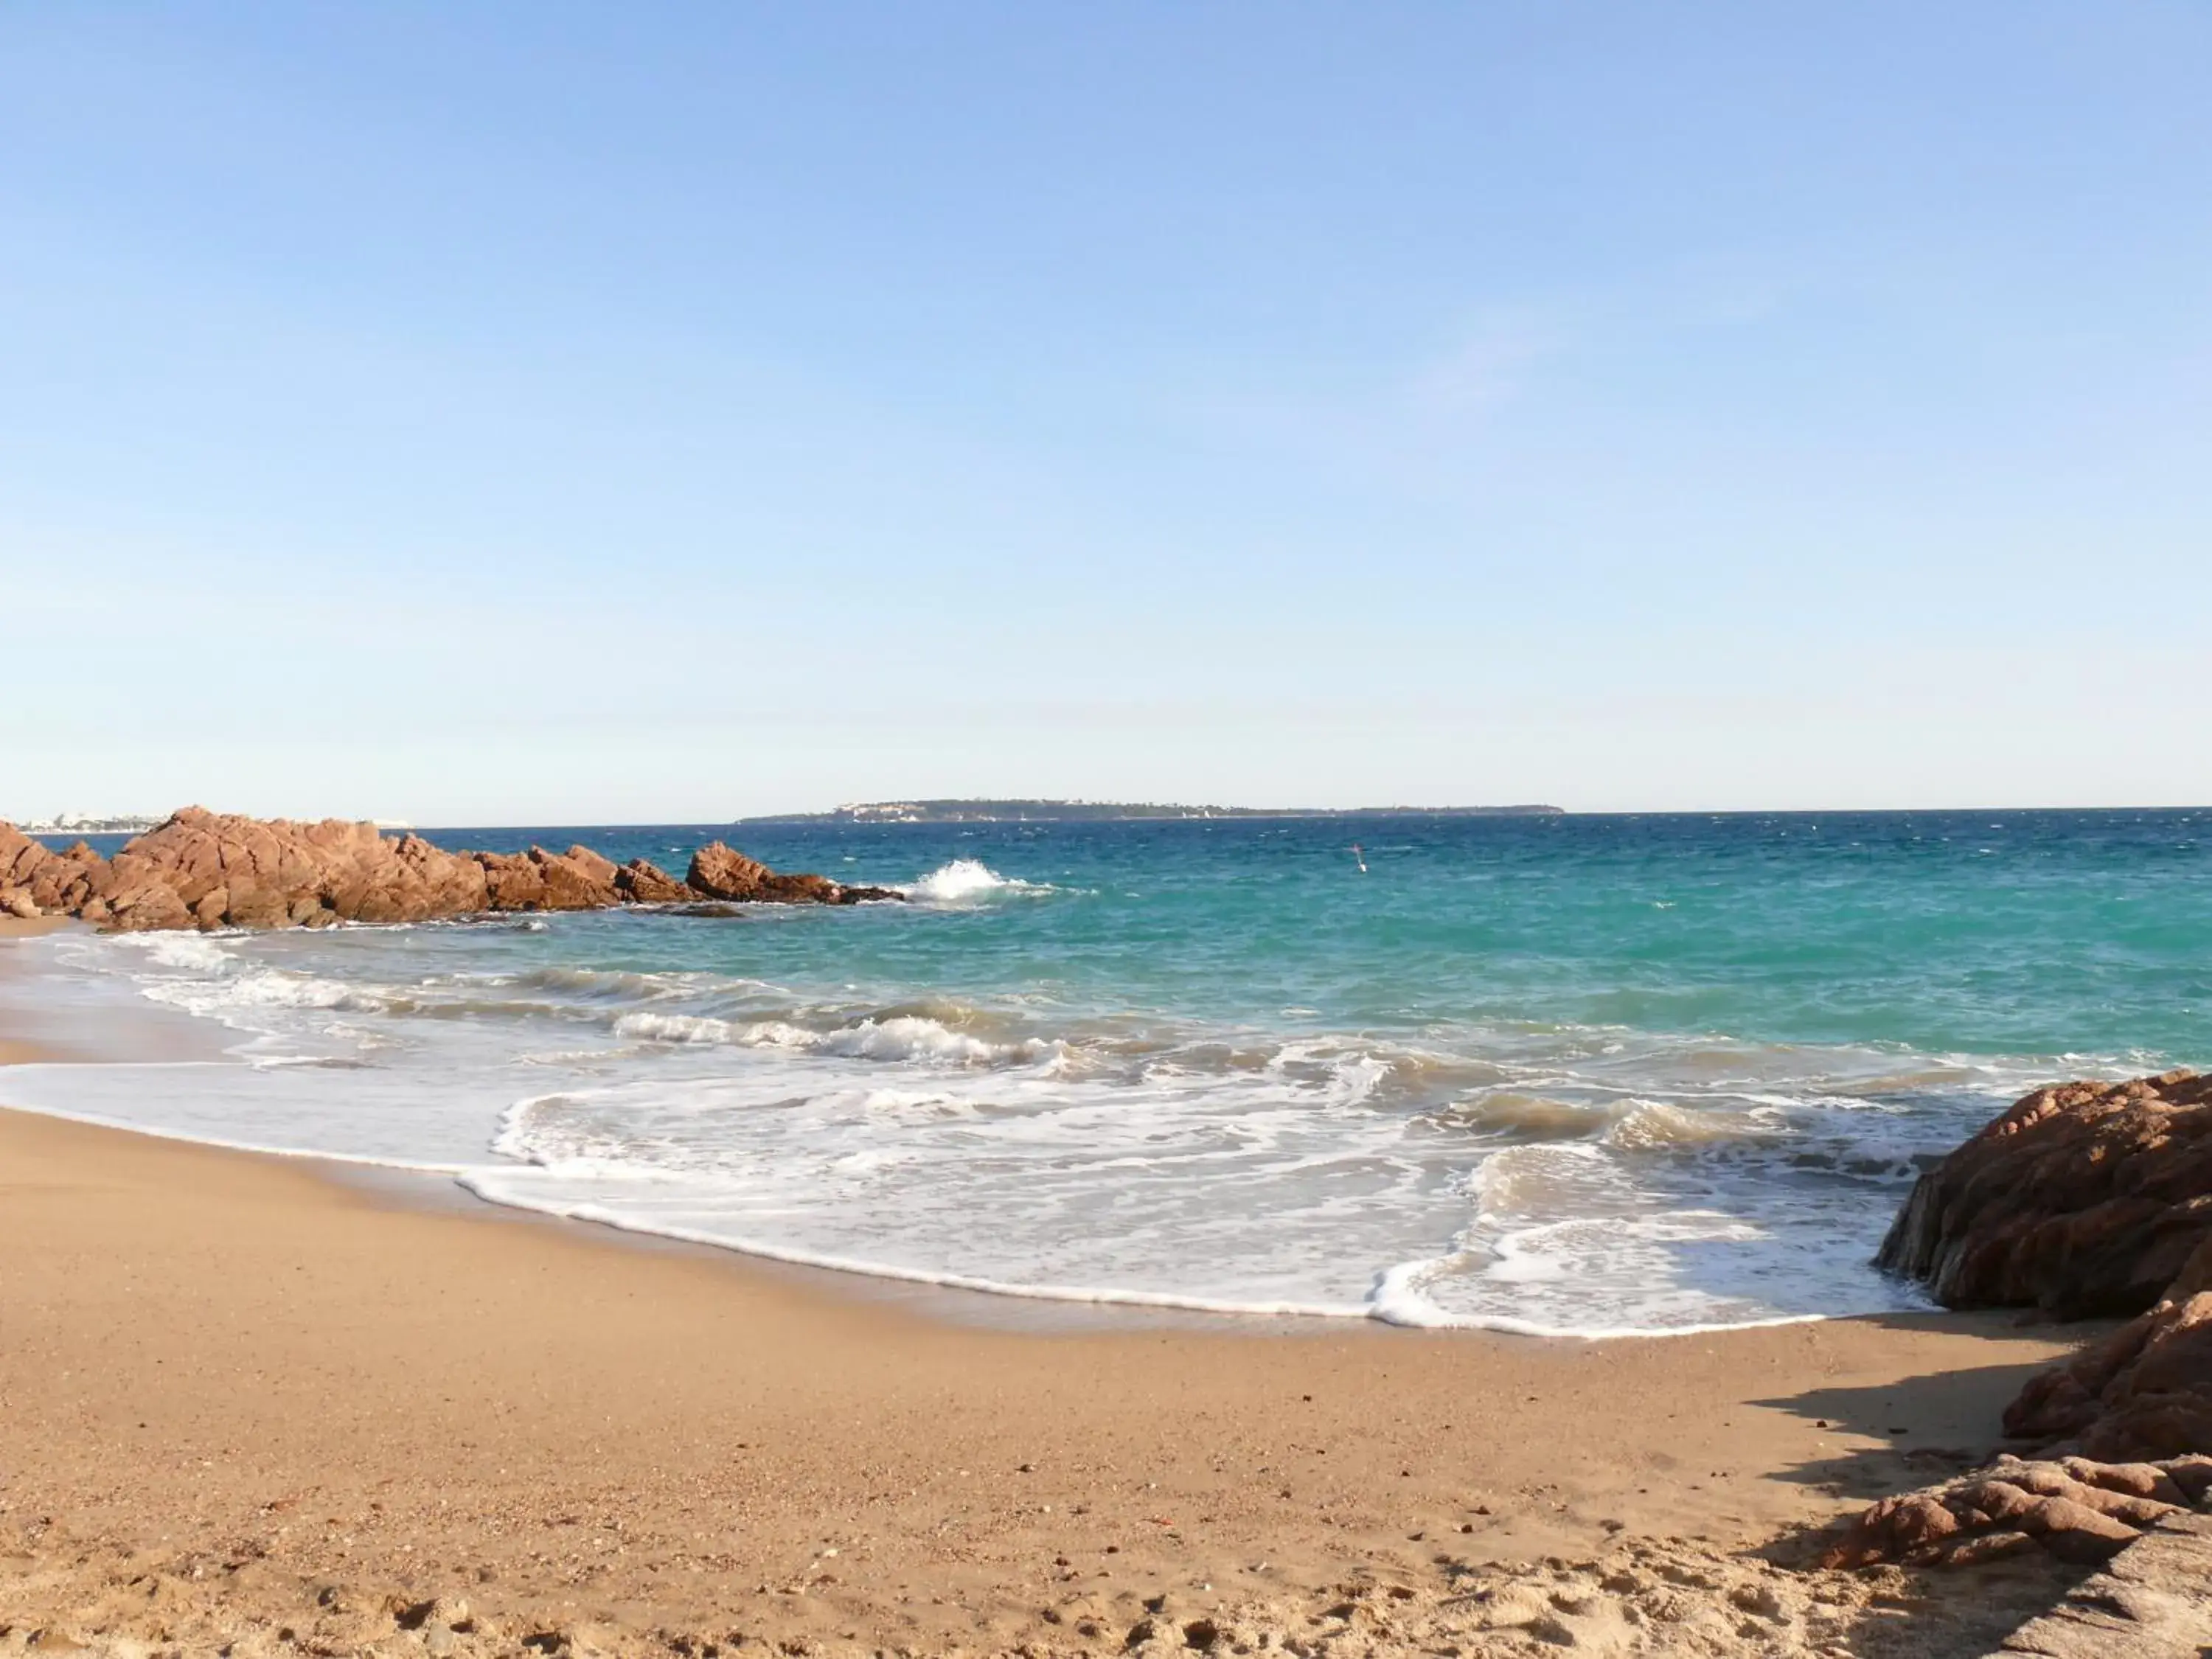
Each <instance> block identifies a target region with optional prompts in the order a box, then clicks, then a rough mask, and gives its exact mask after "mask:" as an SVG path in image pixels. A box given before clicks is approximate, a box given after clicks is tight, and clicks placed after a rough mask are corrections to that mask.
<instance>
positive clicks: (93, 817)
mask: <svg viewBox="0 0 2212 1659" xmlns="http://www.w3.org/2000/svg"><path fill="white" fill-rule="evenodd" d="M158 823H161V814H159V813H149V812H120V813H112V814H108V815H106V816H103V815H101V814H99V813H96V812H57V813H56V814H55V815H54V816H53V817H50V818H48V819H46V821H45V822H43V823H19V824H17V825H16V826H15V827H16V828H17V829H20V830H21V831H22V832H23V833H24V834H25V835H27V836H143V835H144V834H145V833H146V832H147V831H148V830H149V829H152V828H154V826H155V825H156V824H158Z"/></svg>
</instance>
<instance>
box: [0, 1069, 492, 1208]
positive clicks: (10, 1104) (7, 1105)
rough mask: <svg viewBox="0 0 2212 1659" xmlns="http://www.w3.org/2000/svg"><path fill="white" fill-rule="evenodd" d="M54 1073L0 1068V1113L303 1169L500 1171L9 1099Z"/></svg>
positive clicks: (453, 1175)
mask: <svg viewBox="0 0 2212 1659" xmlns="http://www.w3.org/2000/svg"><path fill="white" fill-rule="evenodd" d="M93 1063H94V1064H96V1065H99V1066H101V1068H102V1069H115V1070H125V1071H129V1070H144V1071H164V1072H166V1071H173V1070H175V1069H176V1068H177V1067H179V1066H194V1065H197V1066H209V1067H210V1068H214V1069H218V1070H220V1069H224V1068H227V1067H228V1066H231V1065H232V1064H233V1062H230V1061H228V1060H197V1061H195V1060H153V1061H148V1062H146V1063H144V1064H143V1066H139V1065H134V1064H132V1063H131V1062H128V1061H95V1062H93ZM50 1069H53V1068H52V1066H50V1064H49V1063H48V1062H46V1061H43V1060H41V1061H33V1062H31V1063H29V1064H26V1065H21V1066H6V1067H0V1111H8V1112H21V1113H22V1114H23V1115H25V1116H26V1117H50V1118H53V1119H56V1120H57V1121H60V1122H63V1123H82V1124H84V1125H86V1126H87V1127H89V1128H94V1129H115V1130H119V1131H120V1132H121V1133H125V1134H132V1135H144V1136H146V1137H147V1138H148V1139H151V1140H173V1141H177V1142H179V1143H181V1144H182V1145H185V1146H211V1147H214V1148H215V1149H216V1151H218V1152H247V1153H251V1154H252V1156H254V1157H256V1158H291V1159H295V1160H296V1161H298V1162H301V1163H303V1164H348V1165H350V1166H352V1167H354V1168H356V1169H362V1170H392V1171H393V1172H394V1173H395V1174H400V1175H419V1176H441V1177H445V1178H449V1179H459V1178H460V1177H462V1176H467V1175H469V1174H471V1173H473V1172H476V1171H478V1170H486V1169H489V1168H493V1167H495V1166H492V1165H485V1164H426V1163H422V1162H420V1161H417V1160H415V1159H410V1158H378V1157H373V1156H371V1155H370V1154H368V1153H366V1152H327V1151H324V1150H322V1149H319V1148H317V1147H313V1146H274V1145H271V1144H270V1143H269V1142H266V1141H257V1140H234V1139H229V1138H228V1137H227V1136H223V1135H211V1134H204V1133H197V1132H195V1131H192V1130H188V1129H175V1128H170V1127H167V1126H166V1125H161V1124H153V1123H145V1122H141V1121H137V1120H134V1119H129V1118H119V1117H108V1116H105V1115H101V1114H100V1113H98V1112H74V1111H70V1110H68V1109H65V1108H63V1107H58V1106H39V1105H26V1104H24V1103H22V1102H21V1101H17V1100H11V1099H9V1098H7V1090H8V1080H9V1078H10V1077H13V1076H15V1075H17V1074H19V1073H30V1072H41V1071H46V1070H50Z"/></svg>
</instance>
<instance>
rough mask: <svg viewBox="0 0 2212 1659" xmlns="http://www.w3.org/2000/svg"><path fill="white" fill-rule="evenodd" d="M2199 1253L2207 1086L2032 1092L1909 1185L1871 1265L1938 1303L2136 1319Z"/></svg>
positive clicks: (2207, 1143)
mask: <svg viewBox="0 0 2212 1659" xmlns="http://www.w3.org/2000/svg"><path fill="white" fill-rule="evenodd" d="M2208 1243H2212V1076H2202V1075H2198V1074H2197V1073H2190V1072H2169V1073H2166V1074H2165V1075H2163V1076H2160V1077H2151V1078H2141V1079H2136V1081H2134V1082H2131V1083H2112V1084H2106V1083H2068V1084H2061V1085H2057V1086H2056V1087H2054V1088H2049V1089H2039V1090H2037V1091H2035V1092H2034V1093H2033V1094H2032V1095H2029V1096H2027V1097H2026V1098H2025V1099H2023V1100H2021V1102H2020V1103H2018V1104H2016V1105H2015V1106H2014V1107H2013V1108H2012V1109H2011V1110H2009V1111H2008V1112H2007V1113H2005V1114H2004V1115H2003V1116H2002V1117H2000V1118H1998V1119H1997V1120H1996V1121H1995V1122H1994V1123H1991V1124H1990V1126H1989V1127H1987V1128H1985V1129H1984V1130H1983V1131H1982V1132H1981V1133H1978V1134H1977V1135H1976V1136H1975V1137H1974V1138H1973V1139H1971V1140H1969V1141H1968V1142H1966V1145H1965V1146H1961V1147H1960V1148H1959V1149H1958V1150H1957V1151H1956V1152H1953V1153H1952V1154H1951V1155H1950V1156H1949V1157H1948V1158H1945V1159H1944V1160H1943V1162H1942V1164H1939V1165H1938V1166H1936V1168H1935V1169H1934V1170H1929V1172H1928V1173H1927V1174H1925V1175H1923V1176H1921V1177H1920V1180H1919V1182H1918V1183H1917V1185H1916V1186H1915V1187H1914V1188H1913V1190H1912V1195H1911V1198H1910V1199H1909V1200H1907V1201H1906V1203H1905V1208H1904V1210H1903V1211H1902V1212H1900V1213H1899V1216H1898V1218H1897V1221H1896V1223H1895V1225H1893V1226H1892V1227H1891V1229H1890V1231H1889V1237H1887V1239H1885V1240H1884V1241H1883V1243H1882V1247H1881V1255H1880V1256H1879V1257H1878V1258H1877V1260H1878V1261H1879V1262H1880V1264H1881V1266H1882V1267H1886V1268H1887V1269H1889V1270H1890V1271H1892V1272H1894V1273H1904V1274H1906V1275H1908V1276H1910V1277H1911V1278H1914V1279H1920V1280H1923V1282H1925V1283H1926V1284H1927V1285H1928V1286H1929V1289H1930V1290H1931V1291H1933V1292H1934V1294H1935V1296H1936V1300H1938V1301H1939V1302H1942V1304H1945V1305H1946V1306H1947V1307H1953V1308H1973V1307H2010V1306H2033V1307H2038V1308H2041V1309H2043V1310H2045V1311H2046V1312H2049V1313H2051V1314H2054V1315H2056V1316H2058V1317H2059V1318H2062V1319H2080V1318H2089V1317H2094V1316H2124V1315H2130V1314H2136V1313H2141V1312H2142V1311H2143V1310H2145V1309H2148V1308H2149V1307H2151V1306H2152V1305H2153V1304H2155V1303H2156V1302H2157V1301H2158V1300H2159V1299H2160V1297H2161V1296H2162V1295H2164V1294H2165V1292H2166V1290H2167V1288H2168V1286H2169V1285H2172V1283H2173V1281H2174V1279H2175V1278H2176V1277H2177V1276H2178V1275H2179V1273H2180V1272H2181V1271H2182V1269H2183V1267H2185V1265H2187V1264H2188V1262H2189V1261H2190V1259H2191V1256H2192V1255H2195V1254H2196V1253H2197V1251H2198V1250H2199V1249H2203V1248H2205V1247H2206V1246H2207V1244H2208Z"/></svg>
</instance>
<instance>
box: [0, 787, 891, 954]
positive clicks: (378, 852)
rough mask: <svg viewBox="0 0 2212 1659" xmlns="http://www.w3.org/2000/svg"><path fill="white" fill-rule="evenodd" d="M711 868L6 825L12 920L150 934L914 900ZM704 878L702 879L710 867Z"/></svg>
mask: <svg viewBox="0 0 2212 1659" xmlns="http://www.w3.org/2000/svg"><path fill="white" fill-rule="evenodd" d="M708 854H712V855H713V856H712V857H708ZM701 856H702V858H704V859H706V863H705V865H704V866H703V869H704V872H705V873H706V874H707V875H708V878H710V879H711V880H712V882H713V885H699V884H685V883H683V882H679V881H678V880H677V879H676V878H674V877H672V876H671V875H669V874H667V873H666V872H665V871H662V870H659V869H658V868H656V867H655V866H653V865H652V864H649V863H647V861H646V860H642V859H639V860H634V861H632V862H631V863H630V864H629V865H626V866H619V867H617V866H616V865H615V864H614V862H613V861H612V860H609V859H606V858H605V857H602V856H601V855H600V854H598V853H595V852H593V851H592V849H591V848H588V847H571V848H568V851H567V852H565V853H554V852H549V851H547V850H546V849H545V848H542V847H533V848H531V849H530V850H529V851H527V852H526V853H471V852H459V853H450V852H447V851H446V850H445V849H444V848H440V847H435V846H433V845H432V844H431V843H430V842H427V841H424V840H423V839H422V837H421V836H414V835H405V836H396V837H395V836H385V835H382V834H380V833H379V832H378V830H377V829H376V828H375V826H374V825H373V824H368V823H346V822H344V821H342V820H339V819H336V818H326V819H325V820H324V821H322V822H321V823H295V822H294V821H292V820H290V819H288V818H268V819H262V818H250V817H239V816H236V815H233V814H221V813H215V812H210V811H207V810H206V809H205V808H204V807H197V806H192V807H186V808H185V810H184V811H180V812H178V813H176V814H175V815H173V817H170V818H168V819H167V821H166V822H164V823H161V824H160V825H159V826H158V827H156V828H155V829H149V830H148V831H147V832H146V833H145V834H144V835H143V836H138V837H137V838H136V839H135V840H133V841H131V842H129V843H128V844H127V845H126V846H125V847H124V848H123V850H122V851H120V852H118V854H116V855H115V856H114V857H113V858H112V859H105V858H102V857H101V856H100V854H98V853H95V852H94V851H93V849H92V848H90V847H89V846H88V845H86V844H85V843H84V842H78V843H77V844H76V845H75V846H73V847H71V848H69V850H68V851H66V852H61V853H57V852H54V851H53V850H52V849H51V848H47V847H46V846H45V845H44V844H42V843H40V842H35V841H33V840H32V839H31V838H30V837H29V836H25V835H22V834H21V833H20V832H19V831H17V830H16V829H15V827H14V826H13V825H11V824H6V823H0V912H4V913H6V914H9V915H20V916H35V915H73V916H78V917H82V919H83V920H85V921H89V922H92V923H94V924H95V925H97V926H99V927H105V928H108V929H111V930H113V931H118V932H131V933H137V932H145V931H149V930H154V929H161V928H180V927H197V928H202V929H208V928H216V927H327V926H329V925H330V924H331V923H333V922H340V921H361V922H400V921H434V920H439V919H443V918H447V917H458V916H471V915H482V914H485V913H488V912H499V911H518V910H598V909H607V908H612V907H614V906H617V905H623V904H670V903H679V902H687V901H695V900H697V899H701V898H713V899H720V900H724V901H727V902H743V903H760V902H768V903H782V904H853V903H857V902H860V901H861V900H863V899H896V898H899V897H901V896H902V895H901V894H898V893H896V892H894V891H892V890H889V889H887V888H880V887H845V886H842V885H840V884H838V883H836V882H834V881H831V880H830V879H829V878H828V877H826V876H811V875H780V874H778V873H777V872H775V871H773V870H770V869H769V867H768V866H766V865H764V864H761V863H759V862H758V861H757V860H752V859H748V858H746V857H745V856H744V854H741V853H737V852H733V851H732V850H731V849H730V848H726V847H724V846H723V845H722V844H721V843H720V842H714V844H713V845H712V846H711V847H708V848H702V849H701ZM692 869H693V872H694V873H695V875H696V874H698V873H700V872H702V863H701V861H700V860H699V859H695V860H693V863H692Z"/></svg>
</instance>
